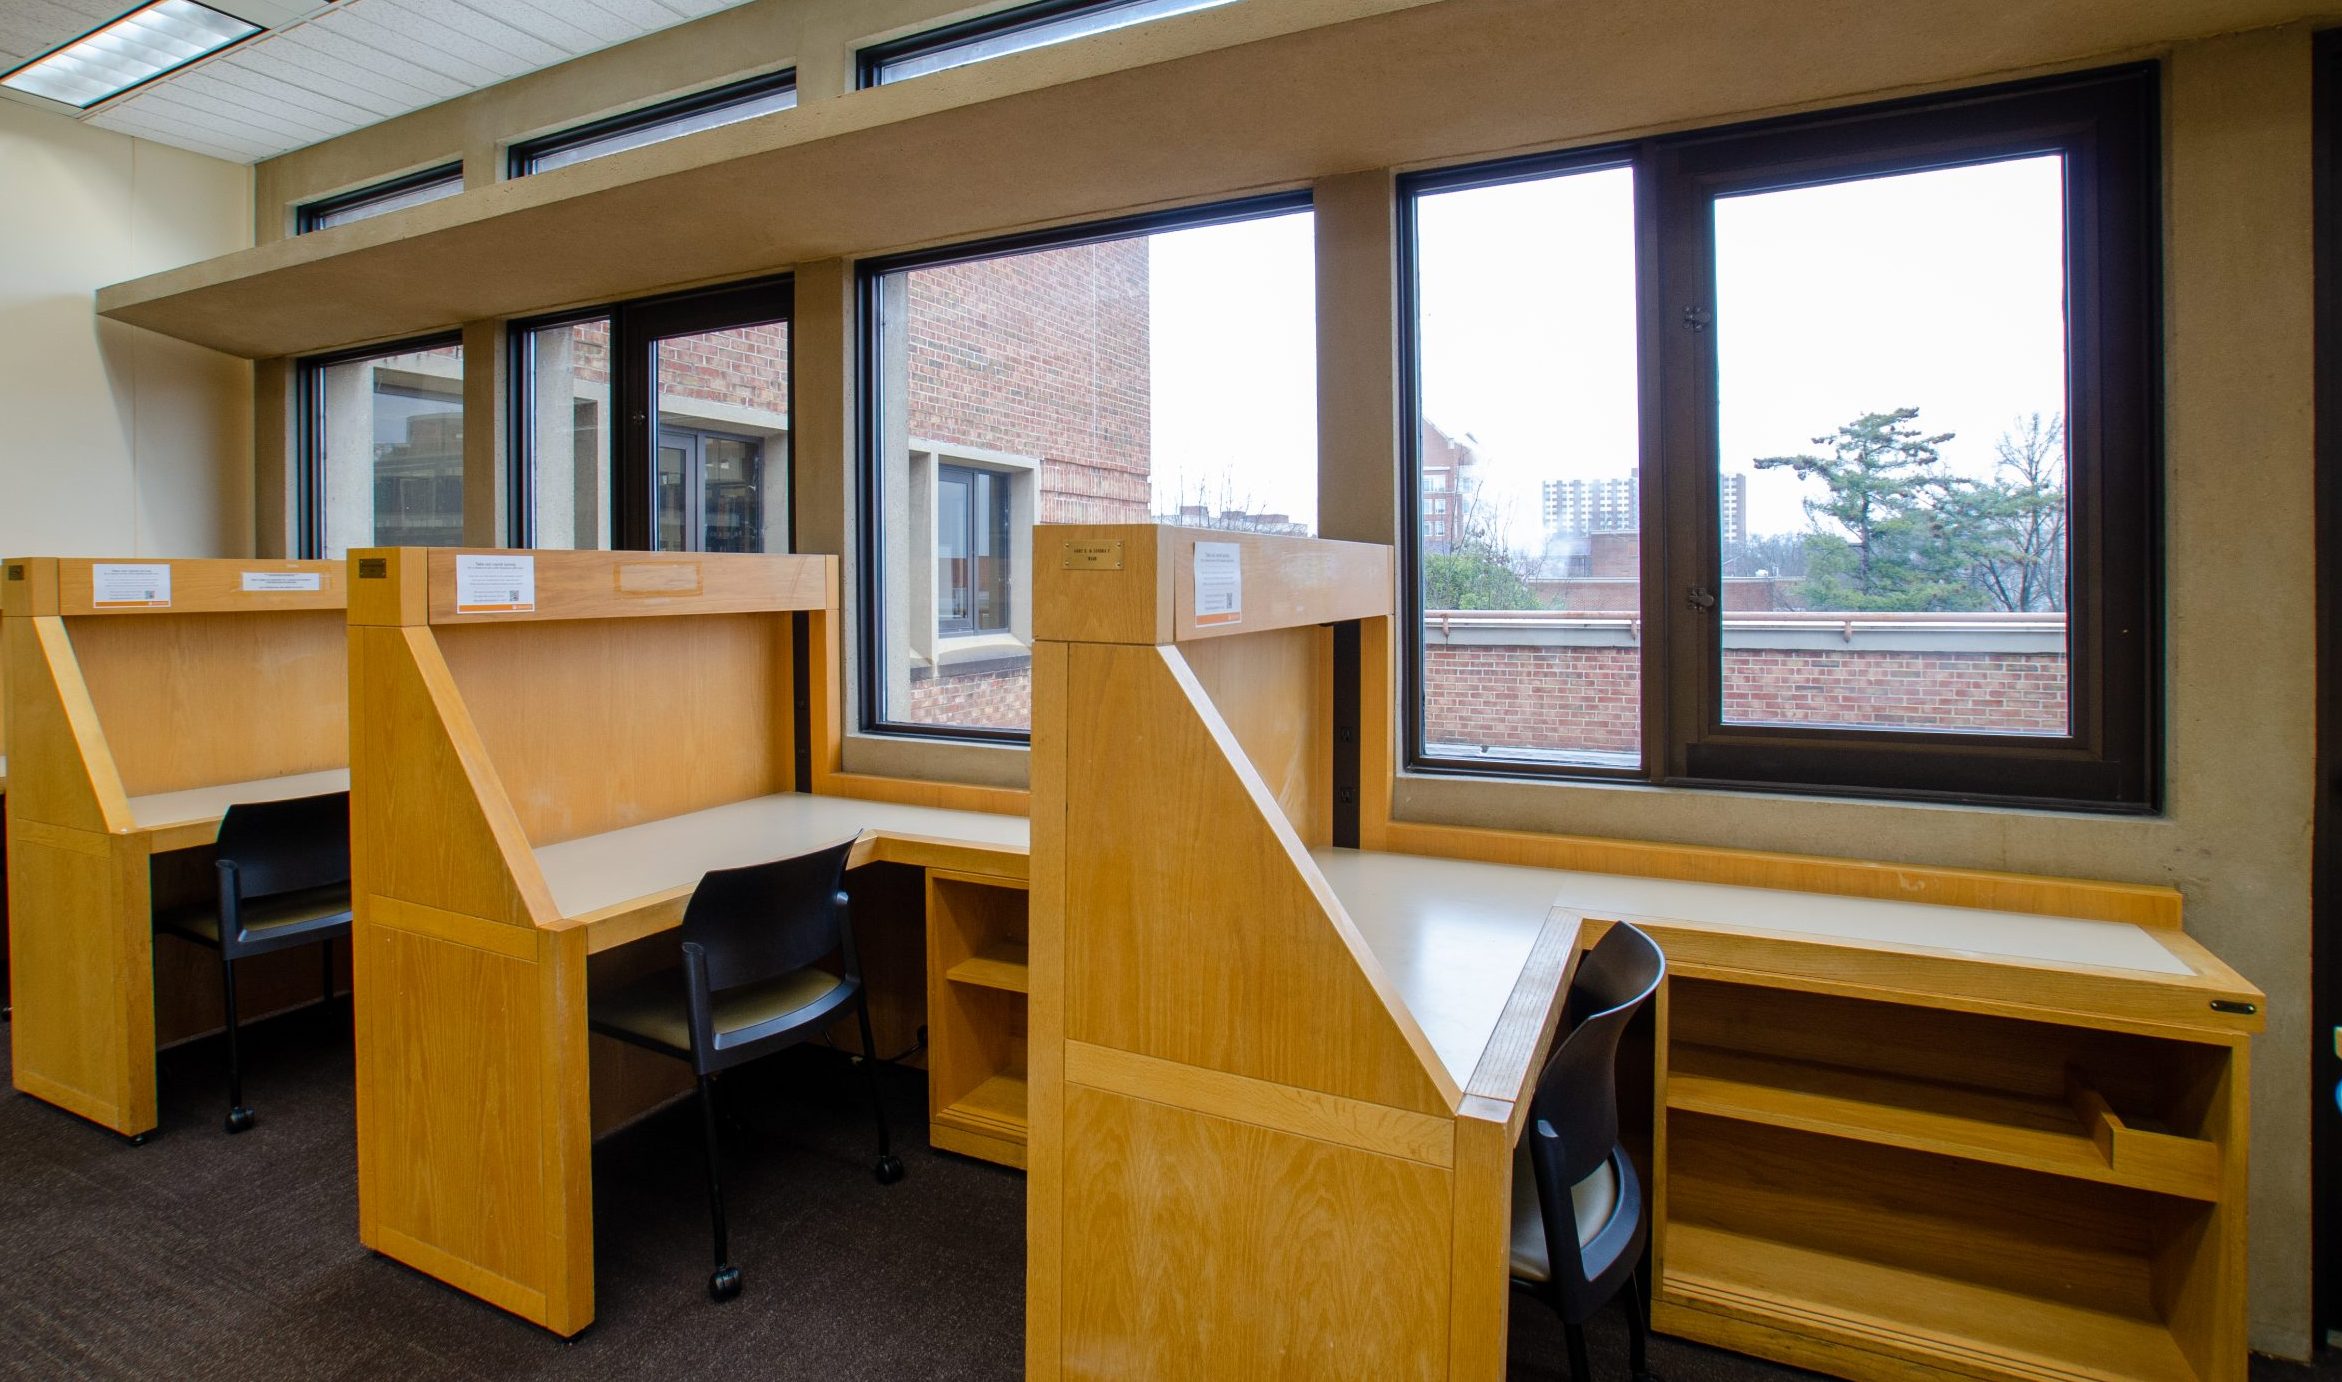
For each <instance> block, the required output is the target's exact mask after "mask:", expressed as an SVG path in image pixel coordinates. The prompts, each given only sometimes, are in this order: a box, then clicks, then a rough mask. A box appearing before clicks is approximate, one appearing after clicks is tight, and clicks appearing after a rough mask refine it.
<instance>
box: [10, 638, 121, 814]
mask: <svg viewBox="0 0 2342 1382" xmlns="http://www.w3.org/2000/svg"><path fill="white" fill-rule="evenodd" d="M0 641H4V643H5V646H4V647H0V653H4V654H5V656H6V660H7V675H6V682H7V688H8V697H9V700H10V701H11V702H12V703H13V710H12V715H13V720H12V727H11V729H10V731H9V759H8V774H9V789H8V792H9V799H8V811H9V815H10V816H11V817H13V818H20V819H24V820H33V821H40V822H43V823H45V824H48V825H55V826H64V827H67V828H70V829H74V830H89V831H108V830H127V829H129V828H130V805H129V794H128V793H126V792H124V791H123V790H122V777H121V774H120V773H119V772H117V771H116V770H115V767H114V756H113V753H112V752H111V751H110V750H109V749H108V748H107V747H106V738H105V734H104V732H103V731H102V730H101V729H100V728H99V725H98V713H97V708H96V707H95V706H94V705H92V704H91V702H90V696H89V687H88V684H87V683H86V682H85V681H84V680H83V678H82V675H81V664H80V663H78V662H76V661H75V660H74V656H73V643H72V640H70V639H69V638H67V637H66V634H65V623H64V621H63V620H62V619H59V618H57V617H55V616H53V615H37V616H30V617H20V616H15V615H11V616H9V617H7V618H5V619H0Z"/></svg>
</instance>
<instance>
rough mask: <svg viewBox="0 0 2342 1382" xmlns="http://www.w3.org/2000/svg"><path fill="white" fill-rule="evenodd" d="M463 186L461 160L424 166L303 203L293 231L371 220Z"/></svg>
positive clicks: (458, 189) (452, 191)
mask: <svg viewBox="0 0 2342 1382" xmlns="http://www.w3.org/2000/svg"><path fill="white" fill-rule="evenodd" d="M463 190H464V168H463V165H462V164H461V163H449V164H445V165H442V166H441V167H437V168H426V169H424V170H423V171H422V172H419V173H410V174H408V175H407V176H405V177H403V178H392V179H391V180H389V181H388V182H378V183H375V184H374V185H373V186H371V187H361V188H359V189H358V190H357V191H355V192H344V193H342V194H341V195H340V196H337V197H326V198H324V199H322V200H319V201H313V202H310V203H308V204H306V205H304V206H303V207H302V208H301V209H300V212H299V214H298V215H297V217H296V218H295V225H296V227H297V229H296V231H295V233H296V234H300V235H307V234H308V233H309V232H310V231H313V230H327V229H330V228H332V227H334V226H340V225H348V224H349V223H350V222H352V221H364V220H370V219H372V218H374V217H376V216H381V215H385V214H387V213H389V212H392V211H404V210H406V209H407V208H408V207H410V206H421V205H422V204H423V203H425V202H435V201H439V200H440V199H442V198H445V197H452V196H454V195H455V194H456V193H458V192H461V191H463Z"/></svg>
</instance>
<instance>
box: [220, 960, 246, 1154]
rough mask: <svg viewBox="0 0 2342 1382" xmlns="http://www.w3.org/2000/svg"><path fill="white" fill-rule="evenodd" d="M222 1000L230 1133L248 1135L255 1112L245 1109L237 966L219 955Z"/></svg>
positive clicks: (232, 961)
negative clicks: (225, 1019) (237, 1018)
mask: <svg viewBox="0 0 2342 1382" xmlns="http://www.w3.org/2000/svg"><path fill="white" fill-rule="evenodd" d="M220 997H221V999H222V1004H223V1006H224V1008H225V1009H226V1012H227V1024H228V1131H229V1132H249V1131H250V1130H251V1128H252V1110H250V1109H248V1108H246V1107H244V1053H243V1050H242V1048H241V1047H240V1046H239V1045H238V1043H237V1030H236V1029H237V1025H238V1024H237V1021H236V962H235V960H234V959H233V958H231V957H230V956H229V955H228V954H227V952H225V951H222V952H221V953H220Z"/></svg>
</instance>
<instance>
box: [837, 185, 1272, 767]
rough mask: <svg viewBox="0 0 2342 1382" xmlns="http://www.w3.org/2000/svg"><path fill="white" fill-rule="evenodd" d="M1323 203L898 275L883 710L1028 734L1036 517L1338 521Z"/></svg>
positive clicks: (886, 477) (890, 364)
mask: <svg viewBox="0 0 2342 1382" xmlns="http://www.w3.org/2000/svg"><path fill="white" fill-rule="evenodd" d="M1311 236H1312V223H1311V218H1310V216H1309V214H1308V213H1307V212H1306V211H1296V212H1288V213H1284V214H1279V215H1273V216H1265V217H1258V218H1254V219H1249V220H1241V221H1235V222H1230V223H1225V224H1218V225H1197V226H1190V227H1185V228H1181V229H1176V230H1166V231H1160V232H1156V233H1153V234H1146V235H1133V236H1129V237H1125V238H1118V239H1109V240H1104V241H1100V242H1096V243H1089V244H1069V245H1065V246H1062V247H1058V248H1050V249H1042V250H1034V251H1027V252H1023V253H1018V254H1013V255H1002V256H994V257H989V258H978V259H969V260H961V261H957V262H943V263H934V262H930V263H927V264H924V265H921V266H918V267H912V268H905V269H899V270H896V271H893V272H883V271H882V272H880V273H879V274H878V276H877V277H876V278H875V280H874V283H873V292H872V294H871V300H872V302H873V304H874V307H875V310H876V330H877V341H876V349H875V350H874V351H873V360H874V366H875V377H874V378H872V379H869V380H866V381H865V387H866V388H873V389H875V390H876V391H877V399H878V405H879V429H878V435H877V437H876V447H875V453H876V454H875V461H876V464H877V467H878V474H877V477H876V479H877V485H876V491H877V503H878V512H877V514H876V515H875V517H876V519H877V526H878V534H879V543H880V547H881V551H882V553H883V562H882V563H881V564H880V569H879V570H878V572H877V577H878V579H877V587H878V588H877V590H876V592H875V599H876V602H877V603H876V606H875V607H876V609H877V610H878V611H879V612H880V619H879V629H880V632H879V635H878V642H879V647H878V648H877V649H876V654H877V656H876V662H877V664H878V666H877V671H878V682H879V684H878V685H876V686H874V687H872V688H871V694H873V695H874V696H875V697H876V701H875V706H874V708H875V709H876V710H877V718H879V719H881V720H883V721H886V722H890V723H894V724H899V725H909V726H928V727H948V728H962V729H982V730H1005V731H1011V732H1017V731H1022V730H1024V729H1025V728H1026V726H1027V725H1028V723H1029V721H1030V716H1031V690H1032V684H1031V652H1030V649H1031V642H1032V608H1031V605H1032V580H1031V572H1032V562H1033V554H1032V525H1033V524H1034V523H1035V522H1045V523H1046V522H1061V523H1123V522H1143V521H1146V520H1147V519H1148V518H1150V517H1154V518H1157V519H1159V520H1161V521H1163V522H1174V523H1188V524H1193V525H1200V526H1209V527H1226V528H1241V529H1249V530H1254V531H1265V532H1289V533H1308V532H1312V531H1314V530H1315V528H1316V522H1317V414H1316V409H1317V401H1316V400H1317V393H1316V387H1317V386H1316V320H1315V289H1314V277H1315V271H1314V267H1313V266H1314V257H1313V256H1314V248H1313V245H1312V242H1311Z"/></svg>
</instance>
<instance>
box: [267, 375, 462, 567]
mask: <svg viewBox="0 0 2342 1382" xmlns="http://www.w3.org/2000/svg"><path fill="white" fill-rule="evenodd" d="M300 391H301V400H302V408H301V416H302V418H303V421H304V426H303V427H302V429H301V444H300V456H301V461H302V465H301V474H302V477H303V489H304V492H305V495H304V497H305V502H304V505H303V510H304V512H303V515H302V519H303V525H302V526H303V532H302V540H301V548H302V554H303V555H304V556H310V557H325V558H328V559H334V560H338V559H339V558H340V557H341V556H342V555H343V554H344V553H345V552H347V551H348V550H349V549H350V548H352V547H452V546H456V545H459V544H461V543H462V542H463V537H464V359H463V343H462V339H461V338H460V337H457V336H442V337H433V338H431V339H429V340H422V341H409V342H407V343H405V344H402V345H396V346H388V347H378V348H376V349H375V350H373V351H371V352H369V353H366V354H362V355H342V356H329V357H325V358H322V359H316V360H307V361H303V362H302V365H301V370H300Z"/></svg>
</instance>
